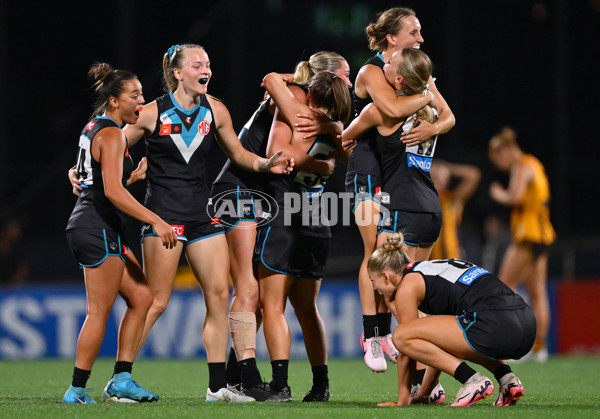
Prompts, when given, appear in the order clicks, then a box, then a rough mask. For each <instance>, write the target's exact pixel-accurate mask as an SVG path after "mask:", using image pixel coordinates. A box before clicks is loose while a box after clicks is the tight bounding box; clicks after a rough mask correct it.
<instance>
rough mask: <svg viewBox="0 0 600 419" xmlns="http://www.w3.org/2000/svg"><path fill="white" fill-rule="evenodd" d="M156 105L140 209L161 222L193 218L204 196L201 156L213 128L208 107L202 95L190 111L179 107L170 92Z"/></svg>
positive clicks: (202, 210) (202, 207) (206, 192)
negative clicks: (161, 219) (158, 218)
mask: <svg viewBox="0 0 600 419" xmlns="http://www.w3.org/2000/svg"><path fill="white" fill-rule="evenodd" d="M156 104H157V107H158V119H157V121H156V127H155V129H154V132H153V133H152V134H151V135H150V136H149V137H146V153H147V157H148V172H147V180H148V182H147V187H146V201H145V205H146V207H148V208H149V209H150V210H152V211H154V212H155V213H156V214H158V215H159V216H160V217H162V218H171V219H176V220H181V221H194V220H198V219H200V218H201V217H200V214H202V213H206V205H207V204H208V197H209V195H210V191H209V187H208V185H207V175H206V158H207V154H208V153H209V150H210V146H211V143H212V142H213V141H214V135H215V129H216V128H215V122H214V117H213V112H212V109H211V107H210V104H209V103H208V99H207V97H206V95H202V96H201V97H200V102H199V103H198V105H196V106H195V107H194V108H193V109H190V110H187V109H183V108H182V107H181V106H179V105H178V104H177V102H176V101H175V98H174V97H173V94H172V93H171V92H170V93H167V94H165V95H163V96H161V97H159V98H158V99H156Z"/></svg>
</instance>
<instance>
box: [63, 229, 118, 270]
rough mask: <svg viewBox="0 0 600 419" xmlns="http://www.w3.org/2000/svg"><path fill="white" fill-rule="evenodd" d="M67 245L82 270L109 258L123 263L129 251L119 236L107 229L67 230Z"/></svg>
mask: <svg viewBox="0 0 600 419" xmlns="http://www.w3.org/2000/svg"><path fill="white" fill-rule="evenodd" d="M67 243H69V247H70V248H71V251H72V252H73V256H75V260H77V263H79V265H81V267H82V268H92V267H95V266H98V265H100V264H101V263H102V262H104V260H105V259H106V258H107V257H109V256H118V257H120V258H121V260H123V262H125V254H126V253H127V250H128V249H129V248H128V246H127V244H126V243H125V242H124V241H123V238H122V237H121V235H120V234H118V233H116V232H115V231H113V230H110V229H107V228H92V227H80V228H71V229H69V230H67Z"/></svg>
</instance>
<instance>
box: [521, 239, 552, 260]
mask: <svg viewBox="0 0 600 419" xmlns="http://www.w3.org/2000/svg"><path fill="white" fill-rule="evenodd" d="M517 245H518V246H521V247H524V248H526V249H529V251H530V252H531V254H532V255H533V258H534V259H537V258H539V257H540V256H542V255H545V254H547V253H548V248H549V247H550V245H547V244H544V243H535V242H531V241H527V240H526V241H522V242H519V243H517Z"/></svg>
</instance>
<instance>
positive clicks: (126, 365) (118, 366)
mask: <svg viewBox="0 0 600 419" xmlns="http://www.w3.org/2000/svg"><path fill="white" fill-rule="evenodd" d="M132 368H133V362H129V361H117V362H115V369H114V370H113V377H114V376H115V375H117V374H118V373H120V372H128V373H129V374H131V369H132Z"/></svg>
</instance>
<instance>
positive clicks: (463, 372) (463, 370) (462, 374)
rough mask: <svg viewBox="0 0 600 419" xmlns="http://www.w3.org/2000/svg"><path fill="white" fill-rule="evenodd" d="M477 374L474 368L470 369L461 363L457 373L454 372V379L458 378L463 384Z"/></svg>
mask: <svg viewBox="0 0 600 419" xmlns="http://www.w3.org/2000/svg"><path fill="white" fill-rule="evenodd" d="M476 373H477V371H475V370H474V369H473V368H471V367H469V366H468V365H467V364H465V363H464V362H461V363H460V365H459V366H458V367H456V371H454V378H456V379H457V380H458V381H459V382H460V383H461V384H464V383H466V382H467V381H468V380H469V378H471V377H472V376H474V375H475V374H476Z"/></svg>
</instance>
